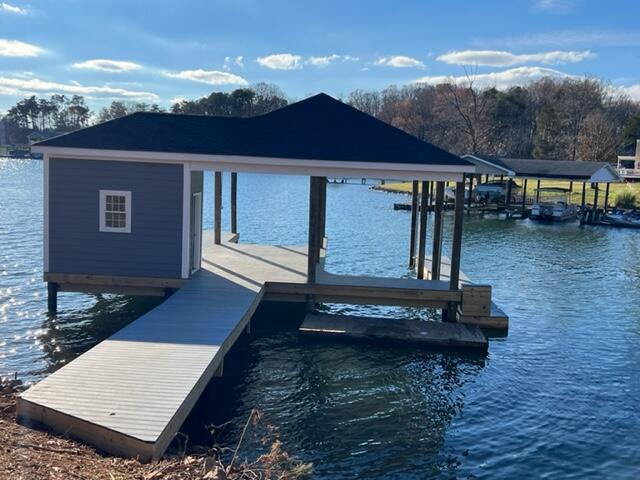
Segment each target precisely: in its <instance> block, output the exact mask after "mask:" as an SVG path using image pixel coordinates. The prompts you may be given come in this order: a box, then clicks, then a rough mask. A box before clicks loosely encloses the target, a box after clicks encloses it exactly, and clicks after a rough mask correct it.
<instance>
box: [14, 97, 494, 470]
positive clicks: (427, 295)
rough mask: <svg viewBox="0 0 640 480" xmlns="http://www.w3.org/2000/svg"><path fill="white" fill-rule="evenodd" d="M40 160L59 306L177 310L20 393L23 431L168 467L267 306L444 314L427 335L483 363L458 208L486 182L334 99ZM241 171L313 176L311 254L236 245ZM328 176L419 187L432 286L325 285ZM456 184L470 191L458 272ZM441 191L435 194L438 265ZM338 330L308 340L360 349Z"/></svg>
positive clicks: (94, 140) (483, 311)
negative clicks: (203, 397)
mask: <svg viewBox="0 0 640 480" xmlns="http://www.w3.org/2000/svg"><path fill="white" fill-rule="evenodd" d="M34 149H35V150H37V151H39V152H41V153H42V154H43V157H44V280H45V281H46V282H48V285H49V306H50V308H51V309H52V310H55V308H57V292H58V291H59V290H62V291H81V292H119V293H126V294H134V295H135V294H138V295H166V296H167V297H168V299H167V300H165V302H163V303H162V304H161V305H159V306H158V307H156V308H155V309H153V310H151V311H150V312H148V313H147V314H145V315H143V316H142V317H140V318H139V319H138V320H136V321H134V322H133V323H131V324H129V325H128V326H127V327H125V328H123V329H122V330H120V331H119V332H117V333H116V334H114V335H113V336H112V337H110V338H109V339H107V340H105V341H103V342H101V343H100V344H98V345H97V346H95V347H94V348H92V349H91V350H89V351H88V352H86V353H84V354H83V355H81V356H80V357H78V358H77V359H75V360H74V361H72V362H70V363H69V364H68V365H66V366H64V367H63V368H61V369H60V370H58V371H57V372H55V373H53V374H52V375H50V376H49V377H48V378H46V379H45V380H43V381H42V382H40V383H38V384H37V385H35V386H33V387H32V388H30V389H29V390H28V391H26V392H25V393H24V394H22V395H21V397H20V399H19V401H18V417H19V419H20V420H21V421H25V422H30V421H35V422H39V423H43V424H45V425H47V426H49V427H51V428H53V429H55V430H58V431H63V432H65V433H68V434H70V435H72V436H75V437H78V438H80V439H82V440H84V441H86V442H89V443H91V444H93V445H95V446H97V447H99V448H100V449H102V450H105V451H107V452H110V453H114V454H118V455H124V456H132V457H138V458H140V459H142V460H149V459H152V458H158V457H160V456H161V455H162V454H163V453H164V451H165V449H166V448H167V446H168V445H169V444H170V442H171V440H172V439H173V438H174V435H175V434H176V432H177V431H178V430H179V429H180V427H181V425H182V423H183V422H184V419H185V418H186V416H187V415H188V413H189V411H190V410H191V409H192V407H193V405H194V404H195V402H196V400H197V399H198V397H199V396H200V394H201V393H202V391H203V389H204V388H205V386H206V384H207V383H208V382H209V380H210V379H211V378H212V376H214V375H220V374H221V373H222V371H223V367H224V357H225V353H226V352H227V351H228V350H229V348H230V347H231V346H232V345H233V343H234V342H235V341H236V339H237V338H238V337H239V335H241V334H242V332H243V331H247V330H248V328H249V327H250V320H251V316H252V315H253V312H254V311H255V309H256V307H257V305H258V304H259V303H260V301H262V300H263V299H268V300H274V301H288V302H291V301H295V302H304V303H305V304H306V305H307V307H308V310H309V311H310V313H311V314H312V313H313V309H314V306H315V305H316V303H318V302H335V303H360V304H374V305H376V304H377V305H400V306H406V305H409V306H418V307H431V308H436V309H440V310H441V311H442V312H443V320H445V321H446V322H443V323H438V322H423V324H426V327H425V325H422V326H421V331H420V332H418V333H417V335H419V336H420V337H421V338H424V339H427V340H429V339H430V340H431V341H432V343H436V344H440V345H462V346H471V347H476V348H478V347H479V348H481V349H484V350H486V347H487V341H486V339H485V337H484V336H483V335H482V333H481V332H480V329H479V328H478V326H477V325H478V324H480V325H482V322H483V321H487V320H490V319H491V318H492V317H491V316H492V304H491V294H490V287H489V286H476V285H473V284H471V283H470V282H469V281H468V279H466V277H464V275H463V274H462V273H461V272H460V257H461V251H462V245H461V243H462V224H463V217H464V216H463V201H462V198H463V197H462V196H461V194H462V193H463V192H464V188H462V187H463V186H464V181H465V176H466V175H468V174H472V173H474V172H475V166H474V165H473V164H471V163H470V162H468V161H467V160H464V159H462V158H460V157H457V156H455V155H452V154H450V153H448V152H446V151H444V150H442V149H440V148H437V147H435V146H433V145H430V144H428V143H425V142H423V141H420V140H419V139H417V138H415V137H413V136H411V135H409V134H407V133H405V132H403V131H401V130H399V129H396V128H394V127H392V126H390V125H388V124H385V123H383V122H381V121H379V120H377V119H375V118H373V117H370V116H368V115H366V114H364V113H362V112H360V111H358V110H356V109H354V108H352V107H350V106H348V105H345V104H343V103H342V102H340V101H338V100H335V99H333V98H331V97H329V96H327V95H324V94H320V95H316V96H314V97H311V98H308V99H306V100H303V101H300V102H298V103H294V104H292V105H289V106H287V107H284V108H282V109H280V110H277V111H275V112H272V113H268V114H265V115H261V116H257V117H252V118H231V117H210V116H196V115H174V114H161V113H135V114H132V115H129V116H126V117H123V118H119V119H116V120H112V121H110V122H106V123H103V124H100V125H96V126H92V127H89V128H85V129H83V130H79V131H76V132H73V133H70V134H67V135H63V136H60V137H57V138H53V139H49V140H46V141H44V142H41V143H39V144H38V145H37V146H35V147H34ZM204 171H213V172H214V187H215V195H214V229H213V232H208V231H207V232H203V230H202V205H203V204H202V193H203V191H202V190H203V172H204ZM222 172H230V173H231V185H230V188H229V191H230V195H231V202H230V205H231V225H230V228H229V232H224V231H223V229H222V221H221V205H222V188H223V185H222ZM242 172H254V173H264V174H290V175H303V176H308V177H310V184H309V185H310V187H309V224H308V236H309V242H308V245H302V246H279V245H253V244H243V243H241V242H238V225H237V220H236V195H237V176H236V175H237V174H238V173H242ZM327 177H337V178H342V177H357V178H388V179H399V180H412V181H415V182H420V183H421V185H422V193H421V201H422V205H423V207H424V208H422V214H420V215H417V213H414V215H413V218H412V220H411V225H410V226H408V231H411V238H412V246H411V248H412V251H411V252H410V256H411V261H412V263H413V262H414V261H415V263H417V264H418V265H420V269H419V270H418V274H417V277H418V278H402V279H400V278H382V277H361V276H355V275H354V276H344V275H335V274H332V273H330V272H327V271H325V269H324V258H325V255H326V254H327V249H326V245H327V243H326V239H325V213H326V194H327V190H326V185H327V181H326V178H327ZM444 182H456V185H457V186H458V187H461V188H458V189H457V191H458V193H457V196H458V200H460V201H459V202H457V207H456V209H455V212H454V214H453V215H452V216H451V217H450V219H451V220H453V223H454V226H453V234H452V235H453V237H452V242H451V244H452V249H451V252H450V255H451V257H450V260H448V259H447V261H443V258H445V257H444V255H443V251H442V250H443V248H442V245H443V242H442V231H443V230H442V225H443V222H445V221H446V219H445V218H444V215H443V213H442V204H443V197H444ZM429 185H435V187H434V188H435V189H436V190H437V195H436V205H435V207H436V208H435V211H434V215H435V217H434V225H435V227H434V229H433V231H431V232H430V235H431V237H432V241H433V248H432V252H431V255H428V253H427V247H426V241H427V234H428V232H427V221H426V218H427V217H426V216H427V214H429V212H428V208H426V206H427V205H426V202H427V196H426V192H427V190H428V187H429ZM416 210H417V209H416ZM416 252H417V253H416ZM444 264H446V268H444V266H445V265H444ZM441 265H442V268H441ZM427 266H430V268H426V267H427ZM427 270H428V274H425V272H427ZM445 270H446V276H445V275H444V273H445V272H444V271H445ZM441 273H442V274H441ZM501 318H502V317H501ZM349 321H350V322H352V321H353V319H352V318H350V319H349ZM356 321H359V320H358V319H356ZM362 321H366V319H364V320H362ZM372 321H373V322H374V323H375V322H376V321H377V322H378V323H377V324H378V325H379V324H380V323H379V322H380V319H377V320H372ZM504 321H506V318H505V319H504ZM327 322H330V323H327ZM331 322H332V323H331ZM335 322H336V319H335V318H333V319H329V320H326V319H323V318H321V317H318V316H315V317H311V318H309V321H308V322H306V323H307V328H306V331H323V330H324V331H328V330H330V331H331V332H333V333H334V334H335V333H349V332H348V327H345V325H346V324H345V323H344V322H342V323H340V325H342V327H336V323H335ZM329 324H330V325H331V328H327V325H329ZM360 325H361V324H360ZM303 326H304V325H303ZM341 329H342V330H341ZM303 330H305V329H303ZM383 330H384V328H383ZM360 334H362V332H360ZM354 335H357V332H355V333H354Z"/></svg>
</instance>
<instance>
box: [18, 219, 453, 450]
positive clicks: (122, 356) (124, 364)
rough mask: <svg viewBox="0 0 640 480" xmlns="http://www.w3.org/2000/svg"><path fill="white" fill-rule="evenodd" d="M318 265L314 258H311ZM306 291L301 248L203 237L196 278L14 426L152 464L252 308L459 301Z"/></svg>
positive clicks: (364, 281)
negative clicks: (42, 429) (46, 430)
mask: <svg viewBox="0 0 640 480" xmlns="http://www.w3.org/2000/svg"><path fill="white" fill-rule="evenodd" d="M321 256H323V255H321ZM322 267H323V262H322V261H321V262H320V265H319V268H318V271H317V280H316V283H315V284H309V283H307V247H306V246H279V245H256V244H241V243H235V238H234V237H231V236H228V235H223V241H222V243H221V244H220V245H215V244H214V242H213V235H212V232H210V231H206V232H205V234H204V236H203V258H202V269H201V270H200V271H199V272H197V273H196V274H195V275H194V276H193V277H192V278H191V279H190V280H188V281H187V282H186V283H185V285H184V286H183V287H182V288H180V289H179V290H178V291H177V292H176V293H174V294H173V295H172V296H171V297H169V298H168V299H167V300H166V301H165V302H164V303H162V304H160V305H159V306H158V307H156V308H154V309H153V310H151V311H150V312H148V313H146V314H145V315H143V316H142V317H140V318H139V319H137V320H135V321H134V322H132V323H131V324H129V325H128V326H126V327H125V328H123V329H122V330H120V331H119V332H117V333H116V334H114V335H113V336H111V337H110V338H108V339H107V340H105V341H103V342H101V343H100V344H98V345H96V346H95V347H93V348H92V349H91V350H89V351H88V352H86V353H84V354H83V355H81V356H79V357H78V358H76V359H75V360H73V361H72V362H70V363H69V364H68V365H66V366H64V367H62V368H61V369H60V370H58V371H57V372H55V373H53V374H52V375H50V376H49V377H47V378H46V379H44V380H43V381H41V382H40V383H38V384H37V385H35V386H33V387H32V388H30V389H29V390H28V391H26V392H25V393H23V394H22V396H21V397H20V398H19V399H18V417H19V419H20V420H23V421H27V420H28V421H32V422H37V423H40V424H44V425H46V426H48V427H50V428H53V429H54V430H56V431H61V432H65V433H66V434H68V435H70V436H72V437H74V438H78V439H80V440H84V441H87V442H88V443H91V444H92V445H95V446H96V447H98V448H99V449H101V450H103V451H106V452H109V453H112V454H116V455H121V456H127V457H137V458H139V459H140V460H141V461H149V460H152V459H157V458H159V457H161V456H162V454H163V453H164V452H165V450H166V448H167V447H168V446H169V444H170V443H171V441H172V440H173V438H174V436H175V434H176V433H177V432H178V431H179V429H180V428H181V426H182V423H183V422H184V420H185V419H186V417H187V415H188V414H189V412H190V411H191V409H192V408H193V406H194V405H195V403H196V401H197V399H198V397H199V396H200V394H201V393H202V391H203V390H204V388H205V387H206V385H207V383H208V382H209V380H210V379H211V378H212V377H213V376H214V375H220V374H221V373H222V371H223V368H224V356H225V353H226V352H227V351H228V350H229V348H230V347H231V346H232V345H233V344H234V342H235V341H236V339H237V338H238V337H239V336H240V334H241V333H242V332H243V331H244V330H245V329H247V328H248V326H249V322H250V319H251V316H252V315H253V313H254V311H255V309H256V308H257V306H258V304H259V303H260V301H261V300H262V299H269V300H281V301H298V302H304V301H306V299H307V297H308V296H309V295H313V296H314V297H315V299H316V301H318V302H320V301H327V302H328V301H331V302H349V303H364V304H383V305H414V306H420V305H424V306H434V307H439V308H446V305H448V303H449V302H460V301H461V294H460V292H459V291H452V290H449V289H448V283H447V282H444V281H433V280H417V279H394V278H379V277H357V276H340V275H333V274H331V273H327V272H326V271H324V268H322Z"/></svg>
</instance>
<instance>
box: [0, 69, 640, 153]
mask: <svg viewBox="0 0 640 480" xmlns="http://www.w3.org/2000/svg"><path fill="white" fill-rule="evenodd" d="M343 100H344V101H346V102H347V103H349V104H351V105H353V106H354V107H356V108H358V109H360V110H362V111H364V112H366V113H369V114H371V115H373V116H375V117H377V118H379V119H380V120H383V121H385V122H387V123H390V124H392V125H395V126H396V127H398V128H401V129H403V130H405V131H407V132H409V133H411V134H413V135H415V136H416V137H418V138H420V139H423V140H426V141H428V142H431V143H433V144H435V145H438V146H440V147H442V148H444V149H446V150H449V151H451V152H453V153H457V154H466V153H472V152H475V153H479V154H489V155H499V156H506V157H520V158H546V159H568V160H576V159H580V160H588V161H609V162H615V160H616V152H617V150H618V149H619V148H621V147H625V146H626V145H630V144H632V143H634V142H635V140H636V139H637V138H640V103H638V102H635V101H633V100H631V99H629V98H628V97H626V96H624V95H621V94H619V93H616V91H615V90H614V89H613V88H611V87H610V86H608V85H607V84H605V83H603V82H601V81H598V80H593V79H564V80H560V81H559V80H554V79H550V78H545V79H542V80H539V81H538V82H535V83H532V84H530V85H527V86H521V87H512V88H510V89H508V90H498V89H496V88H478V87H477V86H476V85H474V80H473V78H472V77H470V78H469V79H468V81H467V82H466V84H464V85H453V84H441V85H425V84H418V85H410V86H405V87H395V86H392V87H389V88H386V89H384V90H380V91H377V90H370V91H367V90H356V91H354V92H352V93H351V94H350V95H348V96H347V97H346V98H345V99H343ZM288 103H289V100H288V98H287V96H286V95H285V94H284V93H283V92H282V91H281V90H280V89H279V88H277V87H275V86H273V85H267V84H257V85H255V86H253V87H251V88H240V89H237V90H234V91H232V92H229V93H224V92H213V93H211V94H210V95H208V96H206V97H202V98H199V99H195V100H181V101H179V102H177V103H174V104H173V105H172V106H171V108H170V111H171V112H173V113H181V114H196V115H225V116H245V117H246V116H253V115H260V114H263V113H267V112H270V111H273V110H277V109H278V108H281V107H283V106H285V105H287V104H288ZM138 111H151V112H162V111H164V110H163V109H162V108H161V107H160V106H159V105H157V104H147V103H132V102H122V101H113V102H112V103H111V104H110V105H109V106H107V107H104V108H102V109H101V110H100V111H99V112H97V114H95V115H94V114H93V112H91V110H90V109H89V108H88V107H87V105H86V103H85V101H84V98H83V97H81V96H77V95H74V96H73V97H71V98H67V97H65V96H64V95H53V96H51V98H50V99H39V98H37V97H30V98H27V99H24V100H21V101H20V102H18V103H17V104H16V105H15V106H14V107H12V108H10V109H9V111H8V112H7V114H6V115H5V117H4V118H3V119H2V120H1V122H2V125H0V127H2V126H4V129H2V128H0V133H1V132H2V130H4V132H5V136H6V137H7V138H6V139H5V141H6V142H7V143H26V137H27V135H28V134H29V133H31V132H34V131H37V132H52V131H54V132H56V133H63V132H67V131H71V130H75V129H78V128H82V127H85V126H87V125H89V124H90V123H92V122H94V123H101V122H105V121H108V120H112V119H115V118H119V117H122V116H124V115H127V114H130V113H133V112H138ZM0 141H2V139H1V138H0Z"/></svg>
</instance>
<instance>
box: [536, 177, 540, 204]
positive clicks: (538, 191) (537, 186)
mask: <svg viewBox="0 0 640 480" xmlns="http://www.w3.org/2000/svg"><path fill="white" fill-rule="evenodd" d="M538 202H540V180H538V184H537V185H536V203H538Z"/></svg>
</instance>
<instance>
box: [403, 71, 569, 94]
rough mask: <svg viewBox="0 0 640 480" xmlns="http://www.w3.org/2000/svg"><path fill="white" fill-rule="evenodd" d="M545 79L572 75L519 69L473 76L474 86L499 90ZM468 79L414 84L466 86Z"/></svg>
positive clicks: (442, 77)
mask: <svg viewBox="0 0 640 480" xmlns="http://www.w3.org/2000/svg"><path fill="white" fill-rule="evenodd" d="M544 77H552V78H565V77H571V75H569V74H566V73H563V72H560V71H558V70H553V69H551V68H543V67H517V68H512V69H510V70H504V71H502V72H490V73H481V74H477V75H473V76H472V78H473V81H474V86H477V87H496V88H498V89H506V88H509V87H513V86H514V85H526V84H528V83H532V82H535V81H536V80H540V79H541V78H544ZM468 80H469V79H468V78H467V77H466V76H464V75H462V76H449V77H447V76H445V75H440V76H426V77H420V78H417V79H416V80H414V81H413V82H412V83H428V84H430V85H438V84H441V83H455V84H465V83H467V82H468Z"/></svg>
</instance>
